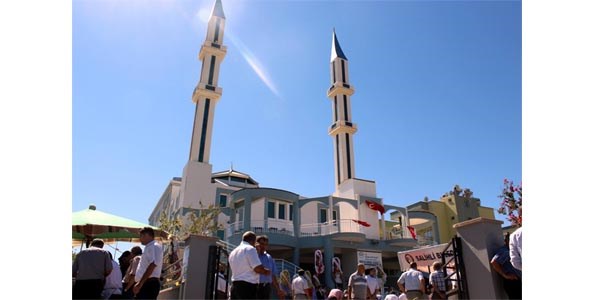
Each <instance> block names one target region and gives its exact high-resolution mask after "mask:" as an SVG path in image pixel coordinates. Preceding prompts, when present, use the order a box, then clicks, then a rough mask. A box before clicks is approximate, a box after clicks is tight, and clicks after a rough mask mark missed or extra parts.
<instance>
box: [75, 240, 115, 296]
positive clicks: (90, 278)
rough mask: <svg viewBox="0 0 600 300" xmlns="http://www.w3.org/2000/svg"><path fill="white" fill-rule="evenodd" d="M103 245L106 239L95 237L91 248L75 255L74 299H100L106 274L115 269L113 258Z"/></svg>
mask: <svg viewBox="0 0 600 300" xmlns="http://www.w3.org/2000/svg"><path fill="white" fill-rule="evenodd" d="M102 247H104V241H103V240H101V239H94V240H93V241H92V243H91V245H90V247H89V248H87V249H84V250H82V251H81V252H79V253H78V254H77V256H75V260H74V261H73V266H72V271H73V277H75V287H74V288H73V299H100V294H101V293H102V290H103V289H104V282H105V280H106V276H108V275H109V274H110V272H111V271H112V270H113V265H112V262H111V258H110V256H109V255H108V252H106V251H104V250H102Z"/></svg>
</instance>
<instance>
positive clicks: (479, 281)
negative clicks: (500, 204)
mask: <svg viewBox="0 0 600 300" xmlns="http://www.w3.org/2000/svg"><path fill="white" fill-rule="evenodd" d="M454 228H455V229H456V233H457V235H458V237H460V238H461V239H462V258H463V262H464V267H465V273H466V276H465V277H466V280H467V286H468V290H469V298H471V299H506V298H507V297H506V293H505V292H504V289H503V287H502V280H501V278H500V277H499V276H497V274H496V272H495V271H494V270H493V268H492V266H491V264H490V260H491V259H492V257H493V255H494V251H496V249H498V248H499V247H501V246H502V245H503V244H504V241H503V239H502V221H498V220H492V219H486V218H477V219H473V220H468V221H464V222H460V223H457V224H454Z"/></svg>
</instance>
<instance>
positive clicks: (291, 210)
mask: <svg viewBox="0 0 600 300" xmlns="http://www.w3.org/2000/svg"><path fill="white" fill-rule="evenodd" d="M293 220H294V205H292V204H290V221H293Z"/></svg>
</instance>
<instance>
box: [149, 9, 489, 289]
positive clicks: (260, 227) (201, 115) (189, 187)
mask: <svg viewBox="0 0 600 300" xmlns="http://www.w3.org/2000/svg"><path fill="white" fill-rule="evenodd" d="M225 20H226V18H225V14H224V12H223V7H222V4H221V1H220V0H216V1H215V4H214V6H213V9H212V13H211V17H210V20H209V22H208V31H207V35H206V40H205V41H204V43H203V44H202V47H201V49H200V53H199V60H200V61H202V68H201V71H200V80H199V82H198V84H197V86H196V87H195V89H194V91H193V95H192V102H193V103H194V105H195V116H194V125H193V131H192V139H191V145H190V152H189V159H188V162H187V163H186V165H185V167H184V168H183V172H182V176H181V177H173V178H172V180H170V181H169V183H168V184H167V187H166V189H165V191H164V193H163V194H162V196H161V197H160V199H159V200H158V203H157V204H156V207H155V208H154V210H153V212H152V214H151V216H150V217H149V222H150V224H152V225H158V223H159V222H158V220H159V217H160V215H161V213H163V212H166V213H167V214H168V215H170V216H182V217H185V216H186V215H187V214H191V213H198V211H199V210H200V209H201V208H202V207H208V206H209V205H211V204H212V205H216V206H219V207H220V208H221V213H220V215H219V217H218V222H219V224H221V225H222V227H223V230H219V231H218V232H217V236H218V237H219V238H220V239H222V240H224V241H226V242H228V243H231V244H234V245H237V244H239V243H240V241H241V237H242V234H243V233H244V232H245V231H248V230H251V231H254V232H255V233H256V234H257V235H261V234H266V235H268V236H269V252H270V253H271V255H272V256H273V257H274V258H280V259H284V260H287V261H290V262H293V263H294V264H296V265H299V266H301V267H307V268H308V269H310V270H312V269H313V267H311V265H312V266H314V255H315V250H320V251H321V253H322V255H323V261H324V262H325V263H324V266H325V270H324V273H325V274H331V272H332V264H331V262H332V260H333V258H334V257H337V258H339V260H340V262H341V267H342V270H343V271H344V273H345V275H346V276H348V275H349V274H351V273H352V272H354V271H355V270H356V264H357V263H358V262H359V261H361V262H365V261H367V262H371V263H372V264H381V265H382V267H383V269H385V270H390V271H391V272H392V273H394V271H399V268H400V267H399V264H398V259H397V252H398V251H404V250H407V249H412V248H414V247H416V246H417V238H416V235H413V234H414V232H411V230H409V229H412V227H410V223H409V222H410V220H409V217H410V216H411V212H410V211H409V209H407V208H405V207H399V206H394V205H389V204H386V203H385V202H384V199H383V198H381V197H380V196H378V195H377V192H376V182H375V181H373V180H367V179H360V178H358V177H357V171H356V170H355V164H354V147H353V135H354V134H355V133H356V131H357V129H358V126H357V124H356V123H354V122H353V120H352V109H351V97H352V95H353V93H354V87H353V86H352V84H351V83H350V80H349V78H350V77H349V73H350V64H349V60H348V58H347V57H346V55H345V54H344V52H343V51H342V47H341V46H340V43H339V41H338V38H337V36H336V33H335V31H334V32H333V36H332V46H331V59H330V78H331V86H330V87H329V89H328V90H327V97H328V98H329V99H330V101H331V107H332V119H333V120H332V121H333V122H332V124H331V126H330V127H329V130H328V133H329V135H330V136H331V138H332V142H333V156H334V166H333V167H334V168H333V172H334V174H335V192H334V193H333V194H332V195H323V196H322V197H316V198H307V197H303V196H301V195H300V194H297V193H295V192H291V191H286V190H282V189H277V188H267V187H261V186H260V185H259V183H258V181H256V180H255V179H254V178H252V177H251V176H250V175H248V174H245V173H242V172H240V171H237V170H234V169H233V168H231V169H229V170H225V171H220V172H214V173H213V170H212V165H211V164H210V150H211V139H212V131H213V118H214V114H215V111H216V107H217V104H218V102H219V100H220V98H221V95H222V88H221V87H219V84H218V82H219V70H220V64H221V62H222V61H223V59H224V57H225V55H226V54H227V47H226V46H225V45H224V44H223V36H224V33H225ZM419 203H420V202H419ZM415 205H416V204H414V205H413V206H415ZM472 205H473V206H476V205H478V203H473V204H472ZM430 206H432V207H433V206H434V204H433V203H430ZM476 210H477V209H476ZM477 212H478V211H474V212H473V214H474V216H475V214H476V213H477ZM388 213H389V214H388ZM434 213H435V212H428V211H425V210H424V209H423V210H420V209H417V207H413V209H412V214H413V215H414V217H415V220H418V219H419V218H421V219H422V221H423V222H421V223H422V224H424V225H425V226H423V225H421V227H419V228H420V229H421V230H429V231H431V232H432V234H431V237H432V238H431V240H430V244H435V243H439V242H440V234H442V237H443V238H444V239H445V238H446V236H447V234H449V233H447V232H443V233H441V232H440V230H439V229H437V227H436V224H438V223H440V220H438V219H437V218H436V216H435V214H434ZM386 214H387V216H389V217H388V219H386ZM455 216H456V210H455ZM492 217H493V212H492ZM434 233H435V234H434ZM413 237H414V238H413ZM324 277H325V279H326V284H327V286H329V287H332V286H333V285H334V284H333V279H332V277H331V276H324Z"/></svg>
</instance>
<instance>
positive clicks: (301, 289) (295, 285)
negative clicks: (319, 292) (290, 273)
mask: <svg viewBox="0 0 600 300" xmlns="http://www.w3.org/2000/svg"><path fill="white" fill-rule="evenodd" d="M292 294H293V295H294V300H301V299H312V295H311V294H310V289H309V288H308V282H307V281H306V277H304V270H302V269H299V270H298V276H296V278H294V280H292Z"/></svg>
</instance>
